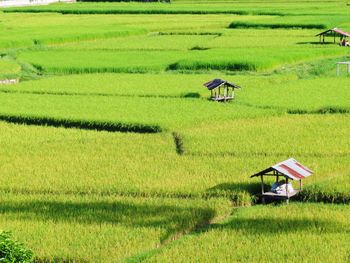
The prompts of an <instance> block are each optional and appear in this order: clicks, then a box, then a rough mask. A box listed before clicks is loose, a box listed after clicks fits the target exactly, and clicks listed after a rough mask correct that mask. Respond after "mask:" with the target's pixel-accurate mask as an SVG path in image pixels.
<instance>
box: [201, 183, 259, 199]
mask: <svg viewBox="0 0 350 263" xmlns="http://www.w3.org/2000/svg"><path fill="white" fill-rule="evenodd" d="M260 189H261V184H260V183H256V182H252V183H241V182H239V183H222V184H218V185H216V186H213V187H211V188H209V189H207V191H206V194H208V195H210V196H213V197H214V196H215V195H216V194H217V195H218V196H220V193H231V194H235V193H237V192H240V191H246V192H248V193H249V194H252V195H254V194H257V193H258V192H259V191H260Z"/></svg>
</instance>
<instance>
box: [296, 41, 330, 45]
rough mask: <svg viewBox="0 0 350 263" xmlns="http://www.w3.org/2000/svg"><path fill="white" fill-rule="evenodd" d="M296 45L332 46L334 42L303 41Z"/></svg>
mask: <svg viewBox="0 0 350 263" xmlns="http://www.w3.org/2000/svg"><path fill="white" fill-rule="evenodd" d="M297 45H334V42H320V41H305V42H297Z"/></svg>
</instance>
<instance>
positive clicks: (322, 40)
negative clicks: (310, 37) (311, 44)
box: [316, 27, 350, 43]
mask: <svg viewBox="0 0 350 263" xmlns="http://www.w3.org/2000/svg"><path fill="white" fill-rule="evenodd" d="M316 36H319V37H320V43H325V36H331V37H333V42H334V43H335V42H336V37H340V41H341V40H343V39H344V38H347V37H350V33H348V32H345V31H343V30H341V29H339V28H336V27H335V28H332V29H328V30H326V31H324V32H321V33H319V34H317V35H316Z"/></svg>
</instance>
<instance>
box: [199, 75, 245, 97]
mask: <svg viewBox="0 0 350 263" xmlns="http://www.w3.org/2000/svg"><path fill="white" fill-rule="evenodd" d="M203 85H204V86H205V87H207V88H208V90H210V98H211V99H212V100H214V101H224V102H226V101H227V100H232V99H234V97H235V93H234V89H240V88H241V87H240V86H238V85H235V84H233V83H231V82H228V81H226V80H222V79H214V80H212V81H209V82H206V83H204V84H203Z"/></svg>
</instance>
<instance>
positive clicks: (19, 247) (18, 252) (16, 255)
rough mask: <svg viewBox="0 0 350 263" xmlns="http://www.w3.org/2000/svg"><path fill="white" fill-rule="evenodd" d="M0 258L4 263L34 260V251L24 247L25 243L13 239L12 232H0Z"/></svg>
mask: <svg viewBox="0 0 350 263" xmlns="http://www.w3.org/2000/svg"><path fill="white" fill-rule="evenodd" d="M0 260H1V262H4V263H12V262H23V263H29V262H32V260H33V252H32V251H30V250H27V249H26V248H24V247H23V244H21V243H18V242H17V241H14V240H12V237H11V234H10V233H7V232H2V233H0Z"/></svg>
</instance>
